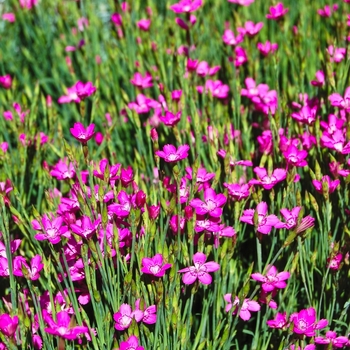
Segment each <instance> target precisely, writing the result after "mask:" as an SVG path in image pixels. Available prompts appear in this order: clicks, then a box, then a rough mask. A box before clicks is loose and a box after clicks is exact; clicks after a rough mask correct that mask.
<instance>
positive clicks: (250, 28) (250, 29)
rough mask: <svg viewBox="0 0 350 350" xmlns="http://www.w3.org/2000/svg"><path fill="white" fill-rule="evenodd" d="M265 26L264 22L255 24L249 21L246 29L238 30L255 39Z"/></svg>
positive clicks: (245, 24) (245, 26)
mask: <svg viewBox="0 0 350 350" xmlns="http://www.w3.org/2000/svg"><path fill="white" fill-rule="evenodd" d="M263 26H264V23H263V22H259V23H256V24H255V23H254V22H252V21H247V22H245V23H244V28H238V31H239V33H242V34H243V35H248V36H250V37H253V36H255V35H256V34H258V33H259V32H260V30H261V28H262V27H263Z"/></svg>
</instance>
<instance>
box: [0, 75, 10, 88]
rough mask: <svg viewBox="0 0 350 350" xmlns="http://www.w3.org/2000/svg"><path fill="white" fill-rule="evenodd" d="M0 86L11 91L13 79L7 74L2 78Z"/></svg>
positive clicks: (0, 77)
mask: <svg viewBox="0 0 350 350" xmlns="http://www.w3.org/2000/svg"><path fill="white" fill-rule="evenodd" d="M0 85H1V86H2V87H3V88H4V89H11V86H12V78H11V75H10V74H6V75H3V76H0Z"/></svg>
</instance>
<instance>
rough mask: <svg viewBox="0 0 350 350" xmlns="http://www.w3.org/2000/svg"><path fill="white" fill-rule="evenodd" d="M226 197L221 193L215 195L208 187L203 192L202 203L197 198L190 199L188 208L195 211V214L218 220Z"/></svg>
mask: <svg viewBox="0 0 350 350" xmlns="http://www.w3.org/2000/svg"><path fill="white" fill-rule="evenodd" d="M226 200H227V198H226V196H225V195H223V194H222V193H219V194H216V193H215V191H214V190H213V189H212V188H210V187H208V188H207V189H205V191H204V201H202V200H200V199H199V198H196V199H192V200H191V201H190V206H191V207H193V208H194V209H195V210H196V214H198V215H205V214H209V216H212V217H215V218H218V217H220V216H221V214H222V208H221V207H222V206H223V205H224V204H225V203H226Z"/></svg>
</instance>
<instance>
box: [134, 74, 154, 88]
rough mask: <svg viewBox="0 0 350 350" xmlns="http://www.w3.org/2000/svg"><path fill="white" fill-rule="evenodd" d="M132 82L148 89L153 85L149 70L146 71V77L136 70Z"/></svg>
mask: <svg viewBox="0 0 350 350" xmlns="http://www.w3.org/2000/svg"><path fill="white" fill-rule="evenodd" d="M130 82H131V83H132V84H133V85H135V86H137V87H139V88H140V89H146V88H149V87H152V86H153V83H152V75H151V74H150V73H148V72H146V74H145V76H144V77H143V76H142V75H141V74H140V73H138V72H136V73H135V74H134V77H133V78H132V79H131V80H130Z"/></svg>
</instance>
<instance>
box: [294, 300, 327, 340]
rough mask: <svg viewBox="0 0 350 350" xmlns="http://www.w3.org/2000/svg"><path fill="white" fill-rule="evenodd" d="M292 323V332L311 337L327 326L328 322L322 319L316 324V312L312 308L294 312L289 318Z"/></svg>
mask: <svg viewBox="0 0 350 350" xmlns="http://www.w3.org/2000/svg"><path fill="white" fill-rule="evenodd" d="M290 321H291V322H293V325H294V327H293V332H294V333H297V334H304V335H306V336H307V337H313V336H314V335H315V333H316V332H315V331H316V330H317V329H322V328H324V327H326V326H327V325H328V320H326V319H322V320H320V321H318V322H316V310H315V309H314V308H313V307H309V308H308V309H303V310H301V311H299V312H295V313H293V314H292V315H291V316H290Z"/></svg>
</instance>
